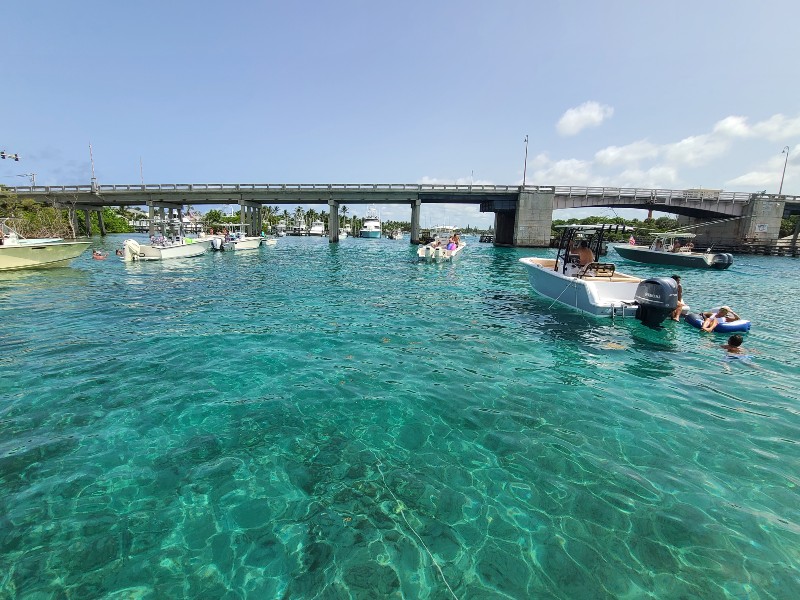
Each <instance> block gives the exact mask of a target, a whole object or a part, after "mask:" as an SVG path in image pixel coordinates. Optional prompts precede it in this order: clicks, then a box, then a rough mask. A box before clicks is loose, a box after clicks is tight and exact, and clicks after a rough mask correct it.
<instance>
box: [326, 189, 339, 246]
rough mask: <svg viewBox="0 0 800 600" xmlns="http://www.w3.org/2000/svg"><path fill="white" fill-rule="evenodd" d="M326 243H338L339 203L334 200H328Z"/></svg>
mask: <svg viewBox="0 0 800 600" xmlns="http://www.w3.org/2000/svg"><path fill="white" fill-rule="evenodd" d="M328 213H329V215H328V242H330V243H331V244H337V243H338V242H339V203H338V202H337V201H336V200H328Z"/></svg>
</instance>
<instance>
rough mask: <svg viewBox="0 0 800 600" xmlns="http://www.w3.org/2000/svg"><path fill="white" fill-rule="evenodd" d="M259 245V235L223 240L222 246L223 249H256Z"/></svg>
mask: <svg viewBox="0 0 800 600" xmlns="http://www.w3.org/2000/svg"><path fill="white" fill-rule="evenodd" d="M260 246H261V238H260V237H246V238H242V239H238V240H232V241H229V242H224V243H223V244H222V247H223V248H224V249H225V250H237V251H240V250H256V249H258V248H259V247H260Z"/></svg>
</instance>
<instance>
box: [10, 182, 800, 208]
mask: <svg viewBox="0 0 800 600" xmlns="http://www.w3.org/2000/svg"><path fill="white" fill-rule="evenodd" d="M6 189H8V190H9V191H11V192H15V193H17V194H42V195H47V194H91V193H95V192H97V193H99V194H100V195H102V194H104V193H107V194H109V195H113V194H122V193H153V194H159V193H170V192H172V193H176V192H177V193H180V192H187V193H192V192H195V193H196V192H200V193H202V192H217V193H238V192H272V193H280V192H286V193H324V192H387V193H392V192H414V193H425V192H428V193H431V192H458V193H467V194H468V193H474V194H476V195H479V194H482V193H509V194H513V193H518V192H520V191H521V190H524V191H526V192H536V191H541V192H553V193H554V194H555V195H556V196H569V197H572V198H574V197H586V198H590V197H591V198H597V197H601V198H624V199H632V200H636V201H643V202H647V203H653V204H671V203H675V202H678V203H683V202H700V201H706V202H708V201H714V200H716V201H718V202H732V203H747V202H749V201H750V200H751V199H752V198H753V197H754V196H757V195H761V194H752V193H749V192H726V191H723V190H711V189H699V188H695V189H685V190H672V189H652V188H625V187H596V186H560V185H557V186H545V185H526V186H524V187H523V186H519V185H473V184H440V183H436V184H434V183H374V184H369V183H368V184H365V183H328V184H325V183H159V184H106V185H96V186H91V185H48V186H42V185H37V186H18V187H11V188H6ZM770 196H771V194H770ZM781 197H782V198H783V199H785V200H787V201H789V202H800V196H787V195H783V196H781Z"/></svg>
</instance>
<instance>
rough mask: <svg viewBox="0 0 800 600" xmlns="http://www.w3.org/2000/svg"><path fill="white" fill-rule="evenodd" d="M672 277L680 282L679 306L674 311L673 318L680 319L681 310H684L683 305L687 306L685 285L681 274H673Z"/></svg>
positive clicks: (676, 281)
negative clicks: (684, 297) (684, 295)
mask: <svg viewBox="0 0 800 600" xmlns="http://www.w3.org/2000/svg"><path fill="white" fill-rule="evenodd" d="M672 278H673V279H674V280H675V283H677V284H678V306H676V307H675V310H673V311H672V320H673V321H680V320H681V312H683V307H684V306H685V305H684V303H683V286H682V285H681V278H680V275H673V276H672Z"/></svg>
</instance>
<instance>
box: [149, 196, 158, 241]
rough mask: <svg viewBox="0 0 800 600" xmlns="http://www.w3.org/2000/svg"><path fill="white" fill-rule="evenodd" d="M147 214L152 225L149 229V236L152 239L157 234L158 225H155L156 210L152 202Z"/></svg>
mask: <svg viewBox="0 0 800 600" xmlns="http://www.w3.org/2000/svg"><path fill="white" fill-rule="evenodd" d="M147 212H148V214H149V215H150V223H149V225H148V227H147V234H148V235H149V236H150V237H153V236H154V235H155V234H156V224H155V218H156V209H155V207H154V206H153V203H152V202H148V203H147Z"/></svg>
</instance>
